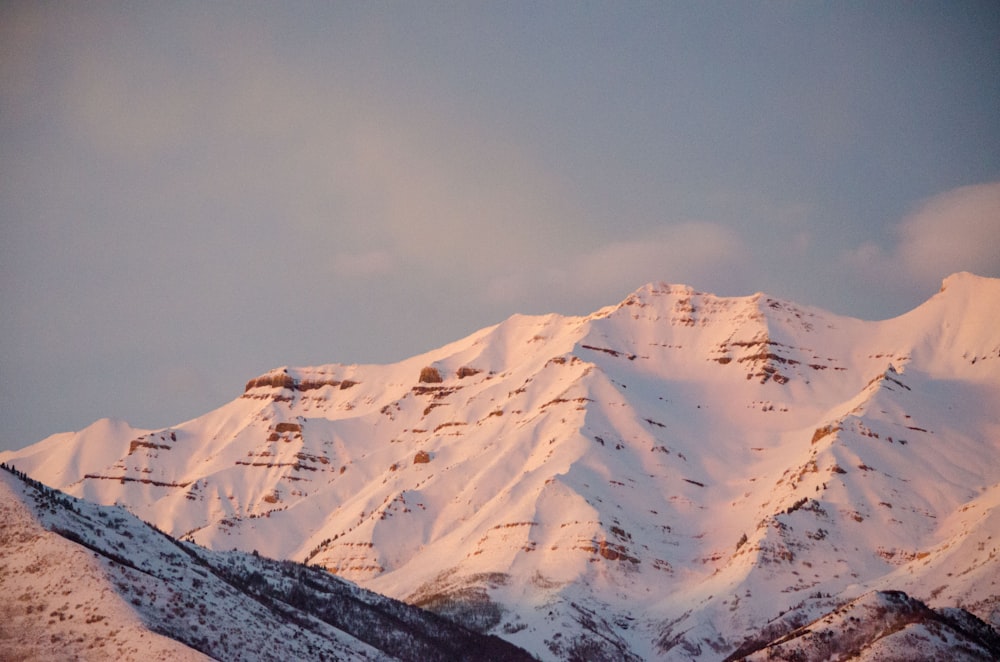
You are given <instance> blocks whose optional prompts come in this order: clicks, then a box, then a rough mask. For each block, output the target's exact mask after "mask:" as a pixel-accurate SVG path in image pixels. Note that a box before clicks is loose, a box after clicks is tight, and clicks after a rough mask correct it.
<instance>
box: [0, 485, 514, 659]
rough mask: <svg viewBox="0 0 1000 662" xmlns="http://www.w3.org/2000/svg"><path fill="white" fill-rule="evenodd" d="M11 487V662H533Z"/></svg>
mask: <svg viewBox="0 0 1000 662" xmlns="http://www.w3.org/2000/svg"><path fill="white" fill-rule="evenodd" d="M20 478H21V479H20V480H18V478H17V477H15V475H14V474H12V473H8V472H7V471H0V515H2V522H3V529H2V530H3V532H4V536H3V538H2V539H0V560H2V562H3V566H2V567H3V569H4V572H3V574H2V576H0V586H2V587H3V589H4V595H10V596H13V597H15V600H14V602H13V603H7V604H5V605H4V606H3V609H4V612H5V614H4V615H5V617H6V618H4V619H3V622H2V623H0V628H2V630H0V642H2V643H3V651H4V655H10V656H11V658H10V659H43V658H44V659H54V658H59V659H63V658H67V657H70V656H74V657H79V658H84V659H107V658H109V657H114V658H116V659H139V658H145V657H147V656H148V655H149V654H152V655H153V658H154V659H164V660H167V659H170V660H175V659H182V660H186V659H191V660H200V659H209V658H208V657H206V655H208V656H210V657H211V658H214V659H218V660H229V659H232V660H236V659H262V660H289V659H309V660H337V659H349V660H395V659H402V660H449V661H450V660H466V659H479V658H480V657H481V656H482V655H486V656H488V657H489V658H490V659H496V660H530V659H532V658H531V657H530V656H529V655H528V654H526V653H524V652H523V651H520V650H518V649H516V648H514V647H513V646H511V645H509V644H507V643H506V642H503V641H502V640H500V639H497V638H495V637H488V636H483V635H478V634H475V633H472V632H469V631H467V630H463V629H462V628H460V627H457V626H455V625H454V624H452V623H449V622H448V621H446V620H444V619H442V618H440V617H437V616H435V615H434V614H431V613H428V612H423V611H421V610H419V609H415V608H413V607H410V606H408V605H404V604H402V603H399V602H396V601H393V600H390V599H388V598H384V597H381V596H378V595H375V594H372V593H370V592H368V591H364V590H361V589H359V588H357V587H355V586H352V585H350V584H348V583H346V582H344V581H342V580H340V579H338V578H336V577H333V576H331V575H329V574H328V573H325V572H323V571H321V570H317V569H315V568H310V567H307V566H302V565H299V564H295V563H291V562H287V561H286V562H278V561H273V560H270V559H266V558H263V557H260V556H258V555H256V554H253V555H251V554H246V553H241V552H212V551H209V550H205V549H201V548H199V547H197V546H195V545H191V544H183V543H179V542H178V541H176V540H174V539H172V538H170V537H168V536H166V535H164V534H163V533H162V532H160V531H157V530H155V529H154V528H152V527H150V526H149V525H147V524H145V523H143V522H141V521H140V520H138V519H136V518H135V517H134V516H132V515H130V514H128V513H127V512H125V511H123V510H121V509H119V508H109V507H106V506H98V505H96V504H91V503H88V502H85V501H81V500H78V499H74V498H73V497H70V496H67V495H65V494H63V493H61V492H58V491H56V490H52V489H50V488H46V487H44V486H42V485H41V484H40V483H37V482H34V481H31V480H30V479H25V478H24V477H23V475H22V476H20ZM71 605H72V606H71ZM50 608H51V612H50V611H49V610H50ZM46 618H47V619H48V620H47V621H46ZM199 651H201V652H199ZM4 659H6V657H5V658H4Z"/></svg>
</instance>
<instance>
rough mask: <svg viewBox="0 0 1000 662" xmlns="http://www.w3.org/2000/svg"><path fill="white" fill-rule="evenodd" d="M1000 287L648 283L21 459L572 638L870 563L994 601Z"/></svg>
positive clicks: (225, 544)
mask: <svg viewBox="0 0 1000 662" xmlns="http://www.w3.org/2000/svg"><path fill="white" fill-rule="evenodd" d="M998 311H1000V281H998V280H995V279H986V278H981V277H978V276H974V275H972V274H956V275H953V276H950V277H949V278H947V279H945V281H944V283H943V284H942V289H941V291H940V292H939V293H937V294H935V295H934V296H932V297H931V298H930V299H929V300H928V301H927V302H925V303H924V304H922V305H920V306H918V307H917V308H915V309H914V310H912V311H910V312H908V313H905V314H903V315H901V316H898V317H895V318H891V319H889V320H883V321H874V322H871V321H862V320H855V319H852V318H849V317H843V316H839V315H834V314H832V313H828V312H826V311H823V310H821V309H818V308H814V307H808V306H801V305H798V304H795V303H792V302H788V301H784V300H781V299H776V298H773V297H769V296H768V295H766V294H763V293H757V294H754V295H750V296H746V297H731V298H727V297H718V296H715V295H713V294H707V293H702V292H698V291H696V290H695V289H694V288H691V287H689V286H677V285H668V284H665V283H652V284H648V285H646V286H643V287H641V288H639V289H638V290H636V291H635V292H633V293H632V294H630V295H629V296H627V297H626V298H625V299H624V300H622V301H621V302H620V303H618V304H615V305H612V306H607V307H605V308H602V309H600V310H598V311H596V312H595V313H593V314H591V315H587V316H579V317H567V316H560V315H554V314H552V315H542V316H521V315H515V316H513V317H511V318H508V319H507V320H505V321H503V322H501V323H499V324H496V325H494V326H491V327H487V328H485V329H482V330H480V331H477V332H475V333H473V334H470V335H469V336H467V337H465V338H463V339H460V340H458V341H455V342H453V343H449V344H448V345H445V346H444V347H442V348H439V349H437V350H431V351H430V352H426V353H424V354H421V355H418V356H415V357H411V358H410V359H406V360H404V361H401V362H398V363H395V364H389V365H342V364H329V365H324V366H314V367H307V368H292V367H287V366H286V367H282V368H276V369H274V370H271V371H268V372H267V373H264V374H263V375H260V376H258V377H255V378H253V379H251V380H250V381H249V382H248V383H247V384H246V386H245V389H244V392H243V394H242V395H241V396H240V397H238V398H236V399H235V400H234V401H232V402H230V403H228V404H227V405H224V406H223V407H220V408H219V409H216V410H215V411H213V412H209V413H208V414H206V415H204V416H201V417H198V418H195V419H192V420H191V421H187V422H185V423H182V424H179V425H177V426H173V427H171V428H165V429H162V430H135V429H132V428H129V427H127V425H126V424H124V423H121V422H113V421H102V422H98V423H97V424H95V425H94V426H91V427H90V428H88V429H86V430H84V431H81V433H79V434H76V435H73V434H68V435H62V436H59V435H57V436H54V437H51V438H49V439H48V440H44V441H42V442H40V443H39V444H37V445H35V446H33V447H29V448H28V449H23V450H22V451H18V452H15V453H7V454H3V455H0V459H4V460H6V461H8V462H10V461H16V463H17V465H18V466H19V467H23V468H25V469H26V470H27V471H28V472H29V473H30V474H31V475H32V476H34V477H36V478H38V479H40V480H42V481H43V482H46V483H47V484H50V485H53V486H56V487H60V488H63V489H67V490H68V491H69V492H71V493H73V494H76V495H78V496H83V497H85V498H88V499H91V500H94V501H98V502H104V503H114V502H116V501H117V502H122V503H126V504H128V506H129V507H130V509H132V510H133V511H134V512H136V513H137V514H138V515H140V516H141V517H143V518H144V519H147V520H148V521H151V522H154V523H156V524H157V526H160V527H161V528H163V529H164V530H166V531H168V532H170V533H172V534H174V535H177V536H180V537H185V538H186V539H190V540H194V541H197V542H199V543H201V544H205V545H207V546H209V547H215V548H220V549H228V548H231V547H233V546H235V547H237V548H240V549H244V550H249V549H257V548H260V551H261V552H262V553H266V554H267V555H269V556H274V557H277V558H292V559H295V560H305V561H308V562H310V563H314V564H320V565H323V566H324V567H326V568H328V569H330V570H331V571H334V572H337V573H338V574H341V575H343V576H345V577H347V578H349V579H352V580H354V581H358V582H360V583H362V584H363V585H365V586H367V587H369V588H372V589H374V590H377V591H379V592H382V593H385V594H387V595H390V596H393V597H397V598H400V599H405V600H407V601H410V602H413V603H415V604H419V605H423V606H429V607H432V608H433V609H435V610H436V611H439V612H441V613H444V614H448V615H450V616H452V617H453V618H458V619H461V618H471V619H472V621H474V622H475V625H476V627H479V628H480V629H482V630H484V631H491V632H494V633H496V634H499V635H501V636H504V637H506V638H508V639H510V640H511V641H512V642H514V643H516V644H518V645H520V646H523V647H525V648H527V649H528V650H531V651H532V652H533V653H535V654H536V655H540V656H542V657H545V656H550V657H551V658H552V659H560V658H562V657H565V656H567V655H572V654H574V653H573V651H582V650H588V651H590V654H591V656H594V655H598V654H603V655H606V656H607V657H609V658H614V657H619V658H623V657H624V658H627V657H628V656H630V655H632V656H637V657H641V658H653V657H664V658H667V659H670V658H671V656H677V655H678V654H679V651H683V655H684V656H687V657H695V658H699V659H701V658H704V659H716V656H719V659H721V657H724V654H723V653H726V654H728V653H730V652H732V650H733V649H735V647H736V646H737V645H738V644H739V642H740V641H741V640H742V638H746V637H749V636H751V633H752V632H754V631H755V629H756V628H759V627H761V626H762V624H763V623H765V622H766V621H767V620H768V619H770V618H773V617H774V614H775V613H776V612H778V611H782V610H784V611H788V610H790V609H792V608H793V607H795V608H797V609H799V610H800V611H801V610H802V609H806V611H809V610H810V609H812V610H819V609H823V608H830V607H833V606H835V605H834V603H831V602H830V601H829V599H826V598H822V599H821V598H815V599H806V600H805V601H803V596H808V595H813V594H817V593H818V594H821V595H833V596H836V598H837V600H841V601H843V600H850V599H854V598H856V597H858V596H859V595H861V594H863V593H864V592H865V591H868V590H871V589H872V588H880V589H898V590H908V591H910V592H913V591H916V592H917V594H918V596H920V597H924V598H926V599H931V600H932V601H934V600H937V601H938V602H937V603H935V604H938V603H940V604H942V605H943V606H947V605H946V604H945V602H946V601H948V600H951V601H952V603H954V602H956V601H958V600H962V601H964V602H965V603H966V604H969V605H971V607H972V610H973V613H977V614H978V615H979V616H980V617H982V618H984V620H987V621H989V622H992V623H993V625H994V626H996V625H997V624H998V621H1000V616H998V613H1000V612H998V608H997V599H996V595H997V594H998V593H1000V591H998V590H997V589H996V588H995V586H996V581H997V577H996V573H995V572H991V571H990V566H989V564H987V563H985V561H984V557H989V555H992V554H995V552H996V549H997V547H996V545H997V543H996V541H994V540H992V538H990V537H989V535H988V533H984V532H985V531H989V526H990V525H991V523H995V522H996V521H997V520H996V516H997V511H996V504H997V498H996V497H997V494H998V493H1000V492H998V490H1000V487H998V486H1000V473H998V471H997V470H996V468H995V467H996V466H998V465H1000V462H998V461H997V460H998V443H997V440H998V439H1000V419H998V416H997V413H996V411H995V409H996V408H995V404H996V403H997V402H1000V360H997V359H998V358H1000V334H998V332H997V330H996V329H995V328H994V325H993V324H992V319H994V318H995V313H996V312H998ZM991 405H993V406H991ZM59 458H61V459H59ZM924 475H926V476H929V477H930V479H931V480H929V481H927V482H933V484H932V485H924V484H922V482H921V478H922V476H924ZM963 509H964V510H963ZM976 518H978V519H976ZM949 527H950V528H949ZM855 548H857V550H860V551H854V550H855ZM963 550H964V551H963ZM939 557H940V558H944V557H948V558H949V559H950V562H951V563H952V564H957V566H958V567H961V571H959V572H955V573H953V574H954V575H955V576H954V577H948V576H947V573H942V572H941V571H940V570H941V568H940V566H941V564H940V563H939V562H937V559H938V558H939ZM990 558H992V557H990ZM889 578H891V579H892V582H894V583H886V582H888V581H889ZM931 579H933V581H935V582H940V584H938V583H936V584H934V585H933V586H930V587H927V586H925V585H924V584H925V583H926V581H924V580H927V581H930V580H931ZM939 587H941V588H940V590H939ZM991 587H992V588H991ZM653 588H657V592H654V591H653ZM660 590H668V592H669V594H670V595H669V597H662V596H660V595H659V594H658V592H659V591H660ZM921 591H925V593H921ZM935 591H936V593H934V592H935ZM931 593H934V595H933V596H931ZM747 604H752V605H762V604H767V607H766V608H762V607H756V608H751V607H746V606H745V605H747ZM734 605H735V608H734ZM740 605H744V606H742V607H741V606H740ZM802 605H805V607H803V606H802ZM809 605H813V606H809ZM810 613H811V612H810ZM470 614H472V616H469V615H470ZM803 614H805V612H803ZM598 615H606V618H601V617H599V616H598ZM803 617H805V615H804V616H803ZM559 632H565V633H567V634H566V635H562V636H561V637H556V636H555V635H556V634H557V633H559ZM674 641H682V642H683V645H679V644H677V643H674V644H670V642H674ZM678 646H679V647H678ZM696 650H697V651H700V652H698V653H697V654H695V653H692V651H696ZM595 651H596V652H595ZM602 651H603V652H602Z"/></svg>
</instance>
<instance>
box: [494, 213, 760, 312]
mask: <svg viewBox="0 0 1000 662" xmlns="http://www.w3.org/2000/svg"><path fill="white" fill-rule="evenodd" d="M741 245H742V241H741V239H740V237H739V235H738V234H737V233H736V232H735V231H734V230H733V229H732V228H730V227H728V226H725V225H722V224H719V223H712V222H707V221H686V222H680V223H674V224H670V225H667V226H664V227H661V228H659V229H657V230H655V231H652V232H650V233H648V234H647V235H645V236H642V237H638V238H634V239H622V240H617V241H611V242H609V243H606V244H604V245H601V246H598V247H597V248H593V249H589V250H581V251H579V252H577V253H574V254H570V255H567V256H565V258H563V259H562V260H559V261H555V262H553V263H549V264H547V265H544V266H542V267H541V268H539V269H537V270H533V271H532V272H531V273H530V274H525V273H522V272H511V273H507V274H503V275H500V276H498V277H496V278H494V279H493V280H492V281H491V282H490V284H489V287H488V293H489V296H490V297H491V298H492V299H494V300H496V301H499V302H507V301H513V300H524V299H530V298H532V297H533V296H534V295H535V293H536V292H537V290H539V289H542V290H545V291H546V292H548V293H549V295H551V296H557V297H558V298H559V299H561V300H563V301H573V302H583V301H590V302H591V305H594V304H595V303H597V302H604V303H607V302H611V301H614V300H615V297H621V296H623V295H624V294H626V293H628V292H629V291H631V290H633V289H635V288H636V287H638V286H640V285H642V284H644V283H648V282H653V281H660V280H668V281H672V282H678V283H680V282H683V283H694V284H697V285H698V286H699V287H701V288H704V289H718V290H719V291H722V292H727V290H730V288H738V281H739V275H740V274H741V273H744V272H745V270H746V268H747V266H748V262H749V259H750V257H749V255H748V254H747V252H746V251H743V250H742V249H741Z"/></svg>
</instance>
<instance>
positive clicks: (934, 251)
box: [896, 182, 1000, 280]
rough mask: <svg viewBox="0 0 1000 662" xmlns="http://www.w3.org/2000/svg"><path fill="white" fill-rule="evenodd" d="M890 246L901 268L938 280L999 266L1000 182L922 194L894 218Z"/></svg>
mask: <svg viewBox="0 0 1000 662" xmlns="http://www.w3.org/2000/svg"><path fill="white" fill-rule="evenodd" d="M898 233H899V237H900V242H899V245H898V247H897V249H896V254H897V257H898V259H899V260H900V261H901V263H902V265H903V267H904V268H905V270H906V271H907V273H908V274H909V275H910V276H911V277H913V278H918V279H921V280H927V279H933V280H938V279H940V278H943V277H944V276H947V275H948V274H951V273H954V272H956V271H972V272H975V273H978V274H980V275H993V274H997V273H998V272H1000V182H994V183H990V184H979V185H976V186H962V187H960V188H956V189H952V190H951V191H948V192H946V193H942V194H941V195H937V196H934V197H933V198H930V199H929V200H926V201H925V202H924V203H923V204H922V205H920V207H918V208H917V210H916V211H915V212H913V213H912V214H910V215H909V216H907V217H906V218H904V219H903V220H902V222H900V224H899V227H898Z"/></svg>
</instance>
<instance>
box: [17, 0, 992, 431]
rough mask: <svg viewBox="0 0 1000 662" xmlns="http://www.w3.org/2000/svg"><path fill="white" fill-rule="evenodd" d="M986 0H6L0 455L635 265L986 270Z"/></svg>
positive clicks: (813, 285) (174, 415)
mask: <svg viewBox="0 0 1000 662" xmlns="http://www.w3.org/2000/svg"><path fill="white" fill-rule="evenodd" d="M998 118H1000V4H997V3H996V2H962V1H958V2H954V1H948V2H921V1H913V2H910V1H907V2H894V1H887V2H879V3H854V2H838V3H825V2H815V1H804V2H784V1H782V2H777V1H775V2H744V1H739V2H727V1H722V0H719V1H715V2H695V1H693V0H692V1H682V2H675V1H671V0H665V1H662V2H639V1H636V2H576V1H573V2H562V1H552V2H516V1H512V2H436V1H428V2H378V1H375V2H360V1H359V2H350V1H347V2H316V3H311V2H298V1H292V2H280V3H276V2H253V1H250V0H247V1H243V0H241V1H239V2H227V1H224V0H217V1H215V2H201V1H199V2H188V1H187V0H176V1H173V2H99V1H98V2H87V3H60V2H35V1H31V2H10V1H7V2H3V3H0V450H3V449H11V448H20V447H23V446H26V445H28V444H30V443H33V442H35V441H38V440H40V439H42V438H44V437H46V436H48V435H50V434H53V433H56V432H62V431H68V430H77V429H81V428H83V427H85V426H87V425H88V424H90V423H91V422H93V421H94V420H96V419H98V418H102V417H116V418H122V419H125V420H127V421H129V422H130V423H131V424H133V425H135V426H138V427H144V428H162V427H166V426H169V425H174V424H178V423H180V422H183V421H185V420H188V419H190V418H194V417H196V416H198V415H200V414H203V413H205V412H207V411H210V410H211V409H214V408H215V407H217V406H220V405H222V404H224V403H225V402H227V401H229V400H231V399H233V398H235V397H237V396H239V395H240V393H241V392H242V388H243V385H244V383H245V382H246V381H247V380H249V379H251V378H253V377H255V376H256V375H258V374H261V373H263V372H266V371H267V370H269V369H271V368H274V367H278V366H282V365H297V366H303V365H319V364H326V363H344V364H351V363H390V362H394V361H398V360H401V359H403V358H406V357H409V356H413V355H415V354H418V353H421V352H424V351H427V350H430V349H434V348H436V347H439V346H441V345H444V344H446V343H448V342H451V341H453V340H457V339H459V338H462V337H464V336H465V335H467V334H469V333H472V332H473V331H476V330H478V329H480V328H483V327H485V326H488V325H491V324H495V323H498V322H500V321H502V320H503V319H505V318H506V317H508V316H510V315H512V314H514V313H525V314H535V313H547V312H557V313H562V314H568V315H573V314H586V313H589V312H592V311H594V310H596V309H598V308H600V307H602V306H605V305H610V304H614V303H617V302H618V301H620V300H621V299H623V298H624V297H625V296H627V295H628V294H629V293H630V292H631V291H633V290H635V289H637V288H639V287H641V286H642V285H643V284H645V283H647V282H652V281H666V282H669V283H685V284H689V285H691V286H693V287H695V288H696V289H698V290H701V291H707V292H713V293H715V294H718V295H723V296H742V295H748V294H753V293H755V292H758V291H763V292H767V293H768V294H770V295H772V296H777V297H782V298H787V299H791V300H793V301H796V302H798V303H800V304H805V305H814V306H818V307H821V308H825V309H827V310H830V311H832V312H835V313H838V314H843V315H851V316H855V317H861V318H864V319H886V318H889V317H894V316H896V315H899V314H901V313H903V312H905V311H907V310H909V309H911V308H913V307H914V306H916V305H918V304H920V303H921V302H922V301H924V300H926V299H927V298H929V297H930V296H931V295H933V294H934V293H935V292H936V291H937V290H938V289H939V287H940V282H941V280H942V279H943V278H944V277H945V276H947V275H949V274H950V273H953V272H956V271H972V272H974V273H977V274H979V275H982V276H991V277H1000V119H998Z"/></svg>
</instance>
